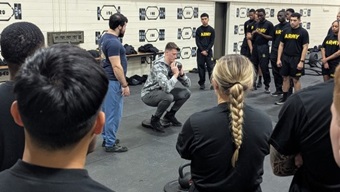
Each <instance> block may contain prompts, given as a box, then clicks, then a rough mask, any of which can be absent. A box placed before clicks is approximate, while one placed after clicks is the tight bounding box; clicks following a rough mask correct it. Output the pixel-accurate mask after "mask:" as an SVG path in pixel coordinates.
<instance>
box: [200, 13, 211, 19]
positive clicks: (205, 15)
mask: <svg viewBox="0 0 340 192" xmlns="http://www.w3.org/2000/svg"><path fill="white" fill-rule="evenodd" d="M202 17H206V18H209V15H208V13H202V14H201V18H202Z"/></svg>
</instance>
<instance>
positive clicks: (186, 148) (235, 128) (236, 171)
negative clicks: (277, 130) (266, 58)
mask: <svg viewBox="0 0 340 192" xmlns="http://www.w3.org/2000/svg"><path fill="white" fill-rule="evenodd" d="M254 75H255V72H254V69H253V65H252V63H251V62H250V61H249V59H248V58H246V57H245V56H242V55H236V54H234V55H227V56H223V57H222V58H220V59H219V60H218V61H217V63H216V65H215V67H214V69H213V73H212V85H213V88H214V90H215V94H216V95H217V103H218V105H217V106H216V107H213V108H211V109H206V110H204V111H201V112H198V113H195V114H193V115H191V116H190V117H189V119H188V120H187V121H186V122H185V123H184V125H183V128H182V131H181V133H180V134H179V136H178V139H177V144H176V149H177V151H178V153H179V154H180V155H181V157H182V158H184V159H188V160H191V176H192V181H193V183H192V184H191V186H190V190H189V191H192V192H197V191H214V192H225V191H261V187H260V184H261V182H262V174H263V161H264V157H265V156H266V155H268V154H269V144H268V139H269V137H270V134H271V132H272V122H271V119H270V118H269V116H268V115H267V114H265V113H264V112H263V111H260V110H258V109H256V108H253V107H251V106H249V105H247V104H245V103H244V102H245V101H244V99H245V94H246V91H247V90H249V89H251V88H252V87H253V82H254Z"/></svg>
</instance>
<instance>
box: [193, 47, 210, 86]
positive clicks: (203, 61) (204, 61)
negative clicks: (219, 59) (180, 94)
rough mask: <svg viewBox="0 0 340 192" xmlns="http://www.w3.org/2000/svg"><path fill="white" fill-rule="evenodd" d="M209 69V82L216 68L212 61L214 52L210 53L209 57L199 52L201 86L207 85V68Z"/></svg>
mask: <svg viewBox="0 0 340 192" xmlns="http://www.w3.org/2000/svg"><path fill="white" fill-rule="evenodd" d="M206 67H207V71H208V75H209V81H210V78H211V73H212V71H213V68H214V62H213V60H212V50H210V51H209V53H208V55H207V56H204V55H202V54H201V51H198V52H197V70H198V76H199V81H198V84H199V85H204V83H205V71H206V70H205V68H206Z"/></svg>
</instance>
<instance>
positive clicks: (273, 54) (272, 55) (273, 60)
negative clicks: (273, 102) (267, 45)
mask: <svg viewBox="0 0 340 192" xmlns="http://www.w3.org/2000/svg"><path fill="white" fill-rule="evenodd" d="M276 61H277V50H273V49H272V51H271V53H270V64H271V66H272V73H273V76H274V84H275V88H276V91H282V84H283V78H282V76H281V75H280V67H278V66H277V64H276Z"/></svg>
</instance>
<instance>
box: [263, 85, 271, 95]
mask: <svg viewBox="0 0 340 192" xmlns="http://www.w3.org/2000/svg"><path fill="white" fill-rule="evenodd" d="M264 92H265V93H267V94H270V89H269V87H267V86H266V87H265V88H264Z"/></svg>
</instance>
